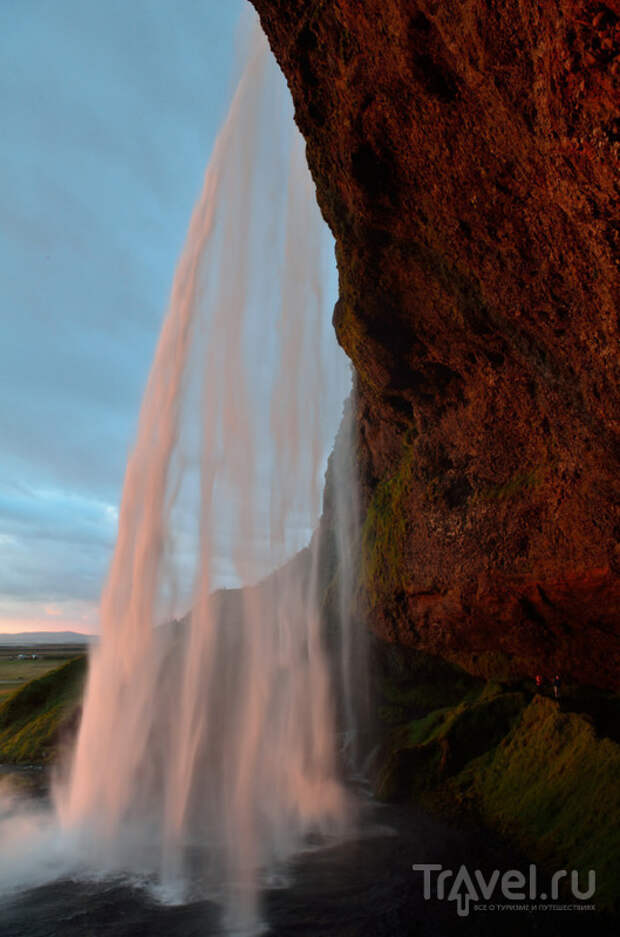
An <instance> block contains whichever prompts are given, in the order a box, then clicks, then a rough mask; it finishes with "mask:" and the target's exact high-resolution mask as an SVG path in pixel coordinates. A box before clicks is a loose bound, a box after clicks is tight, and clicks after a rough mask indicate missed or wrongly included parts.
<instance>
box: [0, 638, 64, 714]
mask: <svg viewBox="0 0 620 937" xmlns="http://www.w3.org/2000/svg"><path fill="white" fill-rule="evenodd" d="M82 651H83V649H82V648H80V647H79V646H76V645H61V644H58V645H50V646H46V647H40V646H38V647H31V646H23V647H21V646H20V647H9V646H5V647H2V645H1V642H0V703H2V701H3V700H4V699H6V698H7V697H8V696H10V695H11V693H14V692H15V690H17V689H19V688H20V687H22V686H24V685H25V684H26V683H29V682H30V680H36V679H37V678H38V677H42V676H44V674H46V673H49V671H50V670H55V669H56V668H57V667H59V666H60V664H62V663H65V662H66V661H69V660H72V659H73V658H74V657H76V656H78V655H79V654H80V653H82ZM20 654H22V655H23V656H24V659H23V660H18V657H19V655H20ZM33 654H36V656H37V659H36V660H32V655H33Z"/></svg>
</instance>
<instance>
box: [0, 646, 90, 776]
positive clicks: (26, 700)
mask: <svg viewBox="0 0 620 937" xmlns="http://www.w3.org/2000/svg"><path fill="white" fill-rule="evenodd" d="M85 676H86V658H85V657H83V656H82V657H76V658H74V659H73V660H70V661H69V662H67V663H65V664H63V665H62V666H61V667H57V668H56V669H55V670H51V671H49V672H48V673H46V674H45V675H44V676H42V677H38V678H37V679H35V680H31V681H30V682H29V683H27V684H26V685H25V686H24V687H22V688H21V689H19V690H17V691H16V692H14V693H13V694H12V695H11V696H9V697H8V698H7V699H5V700H4V701H3V702H2V703H0V762H5V763H11V764H46V763H48V762H50V761H51V760H52V759H53V757H54V755H55V754H56V751H57V747H58V744H59V741H60V739H61V737H62V735H63V732H64V731H68V730H69V728H70V727H71V724H72V723H73V722H74V721H75V718H76V716H77V713H78V711H79V706H80V703H81V698H82V691H83V687H84V679H85Z"/></svg>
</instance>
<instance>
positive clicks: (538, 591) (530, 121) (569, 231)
mask: <svg viewBox="0 0 620 937" xmlns="http://www.w3.org/2000/svg"><path fill="white" fill-rule="evenodd" d="M253 2H254V6H255V7H256V8H257V10H258V12H259V15H260V17H261V22H262V25H263V28H264V30H265V32H266V33H267V36H268V37H269V41H270V43H271V45H272V48H273V50H274V53H275V55H276V57H277V59H278V61H279V63H280V65H281V67H282V69H283V71H284V73H285V75H286V77H287V80H288V82H289V85H290V88H291V91H292V94H293V99H294V103H295V109H296V120H297V122H298V124H299V127H300V129H301V131H302V133H303V134H304V136H305V138H306V141H307V155H308V162H309V165H310V168H311V171H312V173H313V176H314V179H315V181H316V185H317V195H318V200H319V204H320V206H321V209H322V212H323V214H324V217H325V218H326V220H327V222H328V224H329V225H330V227H331V229H332V231H333V233H334V236H335V238H336V250H337V260H338V268H339V276H340V298H339V300H338V303H337V306H336V309H335V313H334V325H335V329H336V333H337V336H338V340H339V341H340V343H341V344H342V346H343V348H344V349H345V351H346V352H347V354H348V355H349V356H350V358H351V360H352V362H353V364H354V366H355V370H356V373H357V383H358V394H357V404H356V406H357V414H356V421H357V429H358V461H359V466H360V472H361V478H362V493H363V502H364V503H363V514H364V526H363V537H362V540H363V543H362V554H363V555H362V581H363V587H364V589H363V592H364V595H365V602H366V604H367V607H368V614H369V616H370V622H371V624H372V626H373V628H374V629H375V631H376V632H377V633H378V634H379V635H380V636H381V637H383V638H387V639H388V640H391V641H396V642H399V643H402V644H406V645H411V646H415V647H418V648H421V649H422V650H425V651H429V652H431V653H435V654H440V655H442V656H444V657H446V658H448V659H451V660H453V661H455V662H458V663H459V664H461V665H462V666H465V667H466V668H467V669H469V670H470V671H471V672H473V673H479V674H483V675H485V676H498V675H500V676H501V675H504V674H515V675H518V674H533V673H536V672H538V671H542V672H543V673H545V674H547V675H549V674H551V673H552V672H555V671H556V670H558V669H559V670H561V671H562V673H563V675H564V676H565V678H566V679H571V680H576V681H578V682H582V683H589V684H594V685H598V686H606V687H611V688H613V687H618V683H619V680H620V676H619V671H620V668H619V667H618V663H619V654H620V651H619V647H620V633H619V629H620V622H619V619H620V615H619V607H620V590H619V586H618V576H617V573H618V571H619V568H620V557H619V553H618V550H619V547H618V542H617V541H618V539H619V536H618V533H619V529H620V528H619V526H618V517H617V514H615V513H614V505H616V506H617V499H616V498H615V496H616V495H617V487H616V482H617V479H618V434H617V430H618V426H617V418H618V414H619V406H618V345H617V334H618V333H617V299H618V224H617V220H618V219H617V211H615V209H616V208H617V204H618V202H617V196H618V192H617V182H618V177H617V174H616V160H617V156H618V149H619V146H620V144H619V140H620V120H619V118H618V116H617V115H618V111H617V104H618V93H617V92H618V88H617V81H618V69H619V65H618V62H619V60H618V58H617V55H618V49H619V43H620V30H619V28H618V17H619V15H620V4H619V3H618V2H617V0H607V3H606V4H602V3H592V2H584V0H546V2H544V3H526V4H524V3H520V2H518V0H458V2H457V0H441V2H439V0H364V2H359V0H318V2H308V0H253Z"/></svg>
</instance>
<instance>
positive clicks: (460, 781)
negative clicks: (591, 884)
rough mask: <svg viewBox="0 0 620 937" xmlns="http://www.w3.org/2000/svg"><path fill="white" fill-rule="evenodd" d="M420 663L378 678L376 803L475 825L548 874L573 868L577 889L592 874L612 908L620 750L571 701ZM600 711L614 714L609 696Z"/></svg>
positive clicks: (619, 825) (618, 869)
mask: <svg viewBox="0 0 620 937" xmlns="http://www.w3.org/2000/svg"><path fill="white" fill-rule="evenodd" d="M425 658H426V656H425V655H423V654H419V652H418V653H417V654H416V655H414V656H413V659H412V660H411V659H409V661H408V662H407V665H406V666H405V667H401V670H400V672H399V671H398V667H397V668H396V671H395V670H394V668H392V670H391V671H390V672H389V673H388V674H387V675H384V682H383V684H382V703H381V706H380V710H379V715H380V717H383V723H384V726H385V738H384V742H383V746H382V752H381V755H380V760H379V764H378V768H377V771H376V776H375V792H376V794H377V796H379V797H381V798H383V799H387V800H394V799H400V800H410V799H418V800H420V801H421V802H422V803H424V804H426V805H427V806H428V807H430V808H431V809H433V810H435V811H436V812H439V813H442V814H444V815H448V816H451V817H452V818H454V817H459V816H460V817H462V818H465V817H466V816H469V817H475V818H476V819H477V820H479V821H481V822H482V824H483V825H484V826H486V827H487V828H489V829H492V830H494V831H496V832H499V833H500V834H502V835H504V836H505V837H506V838H507V839H508V840H509V841H511V842H512V843H513V844H514V845H515V846H516V847H517V848H519V849H520V850H521V851H522V852H523V853H524V855H526V856H527V857H528V858H530V859H531V860H532V861H535V862H537V863H538V864H539V865H540V866H541V868H547V869H548V870H549V871H550V872H553V871H556V870H557V869H577V870H579V871H580V873H581V880H582V881H585V875H586V873H587V871H588V870H589V869H595V870H596V872H597V893H596V902H597V905H598V906H600V907H601V908H603V909H611V908H613V907H614V905H615V903H616V902H617V901H618V884H617V883H618V882H619V881H620V786H619V785H618V778H619V777H620V745H619V744H618V742H617V740H616V736H615V735H614V734H613V733H611V737H606V735H605V734H604V731H605V721H604V720H601V719H597V721H596V723H594V722H593V720H592V718H591V717H590V716H589V715H587V714H584V713H583V712H581V711H579V710H580V708H581V707H582V703H581V701H580V700H579V698H576V699H575V700H574V706H573V705H572V704H571V701H570V700H569V699H563V700H562V704H561V706H560V705H558V703H557V702H555V701H554V700H552V699H548V698H546V697H543V696H536V695H534V696H532V694H531V692H529V690H528V688H526V687H525V686H516V687H505V686H503V685H502V684H499V683H496V682H487V683H484V681H481V680H475V679H474V678H472V677H470V676H469V675H467V674H465V673H460V672H459V669H458V668H457V667H454V666H452V665H450V664H447V663H446V662H444V661H439V660H437V659H436V658H431V657H428V658H426V659H425ZM459 694H460V698H457V697H458V696H459ZM599 702H600V701H599ZM604 702H605V703H606V705H607V708H610V707H611V708H610V712H612V713H615V712H617V705H616V704H617V702H618V701H617V698H610V699H609V700H606V701H604ZM601 705H602V703H601ZM614 707H615V708H614ZM573 710H577V711H573ZM398 714H399V715H400V719H398V718H397V715H398ZM386 716H387V718H386ZM597 727H598V732H597Z"/></svg>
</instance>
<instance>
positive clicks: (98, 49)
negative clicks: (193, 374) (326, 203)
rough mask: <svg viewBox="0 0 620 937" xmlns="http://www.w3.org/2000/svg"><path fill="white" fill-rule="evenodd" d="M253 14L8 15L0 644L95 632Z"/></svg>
mask: <svg viewBox="0 0 620 937" xmlns="http://www.w3.org/2000/svg"><path fill="white" fill-rule="evenodd" d="M241 9H242V4H241V2H236V0H234V2H230V3H227V4H222V3H219V2H207V0H204V2H198V0H177V2H175V3H174V4H171V3H169V2H168V0H133V2H132V3H130V4H127V3H126V2H125V0H108V2H106V3H105V4H102V3H96V2H94V0H55V2H54V3H47V2H44V0H20V2H19V3H5V4H3V5H2V6H1V7H0V58H1V61H2V73H1V75H2V77H1V78H0V107H1V109H2V114H3V143H4V145H3V148H2V152H1V153H0V169H1V171H0V212H1V215H0V217H1V218H2V223H1V226H0V356H1V357H0V360H1V365H0V393H1V397H0V399H1V400H2V405H1V406H0V440H1V447H0V631H3V630H4V631H14V630H17V631H18V630H40V629H41V628H53V629H57V630H64V629H66V628H71V627H73V628H76V629H77V630H83V631H91V630H94V629H95V628H96V601H97V597H98V595H99V592H100V588H101V585H102V582H103V579H104V576H105V570H106V567H107V563H108V561H109V556H110V550H111V547H112V544H113V541H114V536H115V525H116V511H117V505H118V499H119V495H120V487H121V483H122V476H123V470H124V464H125V459H126V456H127V451H128V449H129V447H130V445H131V440H132V436H133V432H134V427H135V421H136V417H137V412H138V407H139V401H140V396H141V392H142V389H143V385H144V382H145V379H146V375H147V372H148V367H149V363H150V359H151V355H152V353H153V348H154V345H155V341H156V338H157V333H158V330H159V325H160V322H161V318H162V315H163V313H164V311H165V307H166V302H167V297H168V290H169V286H170V282H171V279H172V274H173V271H174V265H175V260H176V257H177V255H178V253H179V251H180V249H181V246H182V243H183V240H184V235H185V230H186V227H187V222H188V219H189V215H190V212H191V208H192V204H193V202H194V199H195V197H196V195H197V194H198V191H199V189H200V185H201V182H202V175H203V172H204V167H205V164H206V161H207V158H208V155H209V152H210V149H211V146H212V143H213V140H214V137H215V133H216V132H217V128H218V125H219V123H220V121H221V119H222V118H223V116H224V113H225V109H226V103H227V100H228V93H229V90H230V85H231V80H232V75H233V71H234V32H235V26H236V22H237V20H238V18H239V14H240V12H241Z"/></svg>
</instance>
